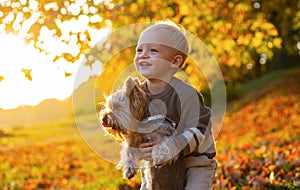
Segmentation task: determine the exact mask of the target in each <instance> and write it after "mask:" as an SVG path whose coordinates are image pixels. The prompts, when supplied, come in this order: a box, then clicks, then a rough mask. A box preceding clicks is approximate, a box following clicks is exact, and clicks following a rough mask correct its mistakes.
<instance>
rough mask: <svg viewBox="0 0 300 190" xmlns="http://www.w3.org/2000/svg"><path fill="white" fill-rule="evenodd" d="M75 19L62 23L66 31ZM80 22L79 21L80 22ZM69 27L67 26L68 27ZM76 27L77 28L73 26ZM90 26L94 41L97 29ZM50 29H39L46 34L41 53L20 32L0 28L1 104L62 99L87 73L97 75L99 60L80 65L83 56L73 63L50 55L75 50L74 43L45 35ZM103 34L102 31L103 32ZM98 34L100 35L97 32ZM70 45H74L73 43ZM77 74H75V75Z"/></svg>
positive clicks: (74, 24)
mask: <svg viewBox="0 0 300 190" xmlns="http://www.w3.org/2000/svg"><path fill="white" fill-rule="evenodd" d="M77 22H78V20H77V21H75V20H73V21H69V22H68V23H62V24H61V27H62V28H65V32H66V33H68V32H69V31H68V30H71V29H72V27H73V29H74V28H75V27H78V26H79V25H80V24H78V23H77ZM80 26H82V23H81V25H80ZM67 28H68V29H67ZM75 29H76V28H75ZM107 31H108V30H106V31H92V29H90V31H89V32H90V33H91V37H92V42H91V43H96V41H97V40H98V39H97V37H99V32H100V33H101V32H103V33H105V32H107ZM47 32H50V31H49V30H46V29H45V30H44V31H41V36H40V37H41V38H43V37H44V38H45V39H44V41H45V43H44V45H45V47H44V49H46V50H47V51H48V52H50V53H49V54H47V55H46V54H45V53H40V52H39V51H38V50H37V49H35V48H34V47H33V45H32V44H25V43H24V41H23V39H22V36H21V35H12V34H6V33H5V32H4V30H1V28H0V108H1V109H14V108H17V107H18V106H20V105H31V106H35V105H38V104H39V103H40V102H42V101H43V100H46V99H52V98H55V99H58V100H64V99H66V98H68V97H70V96H71V95H72V92H73V90H74V89H75V88H77V87H78V86H79V85H80V84H81V83H82V82H85V81H86V80H87V79H88V78H89V76H92V75H99V74H100V73H99V71H101V68H102V64H101V63H100V62H96V63H95V64H93V67H92V69H90V67H87V66H83V57H82V59H80V60H78V61H77V62H75V63H70V62H67V61H66V60H64V59H62V58H61V59H59V60H57V61H55V62H53V61H52V60H53V56H54V55H56V54H59V53H61V52H69V53H71V54H76V53H78V52H76V51H78V49H77V48H76V44H72V43H69V45H68V46H66V45H64V44H61V41H57V40H55V39H51V38H48V39H47V38H46V36H47ZM104 35H105V34H104ZM100 36H101V35H100ZM72 45H73V46H72ZM76 76H77V77H76Z"/></svg>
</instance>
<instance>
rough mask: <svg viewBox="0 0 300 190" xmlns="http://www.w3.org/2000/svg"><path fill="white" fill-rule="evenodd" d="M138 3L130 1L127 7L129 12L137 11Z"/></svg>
mask: <svg viewBox="0 0 300 190" xmlns="http://www.w3.org/2000/svg"><path fill="white" fill-rule="evenodd" d="M138 8H139V7H138V4H137V3H132V4H131V5H130V8H129V12H131V13H135V12H136V11H138Z"/></svg>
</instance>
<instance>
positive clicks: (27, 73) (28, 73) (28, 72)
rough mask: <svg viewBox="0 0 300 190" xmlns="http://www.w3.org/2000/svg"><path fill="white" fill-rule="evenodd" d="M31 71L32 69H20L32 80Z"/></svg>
mask: <svg viewBox="0 0 300 190" xmlns="http://www.w3.org/2000/svg"><path fill="white" fill-rule="evenodd" d="M31 71H32V69H22V72H23V73H24V74H25V77H26V78H27V79H28V80H30V81H32V77H31Z"/></svg>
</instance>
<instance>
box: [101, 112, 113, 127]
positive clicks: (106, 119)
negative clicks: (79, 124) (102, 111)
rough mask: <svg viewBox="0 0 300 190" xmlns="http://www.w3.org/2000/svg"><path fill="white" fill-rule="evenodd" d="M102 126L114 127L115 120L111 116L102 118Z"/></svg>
mask: <svg viewBox="0 0 300 190" xmlns="http://www.w3.org/2000/svg"><path fill="white" fill-rule="evenodd" d="M102 126H103V127H113V120H112V118H111V116H110V115H109V114H108V115H104V116H103V117H102Z"/></svg>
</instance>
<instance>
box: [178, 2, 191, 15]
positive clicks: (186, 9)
mask: <svg viewBox="0 0 300 190" xmlns="http://www.w3.org/2000/svg"><path fill="white" fill-rule="evenodd" d="M189 12H190V11H189V7H188V5H187V3H186V2H185V1H181V3H180V14H181V15H188V14H189Z"/></svg>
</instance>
